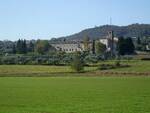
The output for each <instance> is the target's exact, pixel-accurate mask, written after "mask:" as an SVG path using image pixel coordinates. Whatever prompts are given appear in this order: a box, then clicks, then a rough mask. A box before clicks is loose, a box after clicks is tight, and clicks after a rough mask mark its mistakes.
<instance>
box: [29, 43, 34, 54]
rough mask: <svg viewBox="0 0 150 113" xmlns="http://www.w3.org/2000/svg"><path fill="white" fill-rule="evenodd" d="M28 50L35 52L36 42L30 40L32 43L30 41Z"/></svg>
mask: <svg viewBox="0 0 150 113" xmlns="http://www.w3.org/2000/svg"><path fill="white" fill-rule="evenodd" d="M28 52H34V44H33V42H32V41H30V43H29V46H28Z"/></svg>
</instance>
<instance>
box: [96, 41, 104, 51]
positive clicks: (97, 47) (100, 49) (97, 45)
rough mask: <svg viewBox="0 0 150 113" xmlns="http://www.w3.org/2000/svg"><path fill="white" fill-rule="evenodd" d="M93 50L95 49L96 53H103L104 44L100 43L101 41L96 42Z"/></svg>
mask: <svg viewBox="0 0 150 113" xmlns="http://www.w3.org/2000/svg"><path fill="white" fill-rule="evenodd" d="M95 51H96V54H104V53H105V51H106V45H105V44H102V43H101V42H99V41H98V42H96V45H95Z"/></svg>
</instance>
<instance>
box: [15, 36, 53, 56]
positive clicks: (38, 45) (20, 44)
mask: <svg viewBox="0 0 150 113" xmlns="http://www.w3.org/2000/svg"><path fill="white" fill-rule="evenodd" d="M49 50H55V49H54V48H53V47H51V46H50V44H49V42H48V41H47V40H37V41H36V42H35V43H33V42H32V41H30V42H28V43H27V41H26V40H21V39H19V40H18V41H17V42H16V44H14V45H13V54H27V53H32V52H36V53H38V54H46V53H48V52H49Z"/></svg>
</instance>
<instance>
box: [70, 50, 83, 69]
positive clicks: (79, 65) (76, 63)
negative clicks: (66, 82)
mask: <svg viewBox="0 0 150 113" xmlns="http://www.w3.org/2000/svg"><path fill="white" fill-rule="evenodd" d="M71 68H72V69H73V70H74V71H75V72H82V71H83V70H84V63H83V60H82V58H81V55H80V54H79V53H77V54H76V55H75V56H74V58H73V61H72V64H71Z"/></svg>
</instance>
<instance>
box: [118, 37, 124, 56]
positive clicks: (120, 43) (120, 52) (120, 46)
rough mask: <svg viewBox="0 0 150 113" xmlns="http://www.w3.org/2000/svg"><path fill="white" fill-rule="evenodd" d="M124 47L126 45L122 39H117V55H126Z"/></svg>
mask: <svg viewBox="0 0 150 113" xmlns="http://www.w3.org/2000/svg"><path fill="white" fill-rule="evenodd" d="M125 46H126V45H125V39H124V37H119V40H118V45H117V50H118V55H125V53H126V50H125V49H126V47H125Z"/></svg>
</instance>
